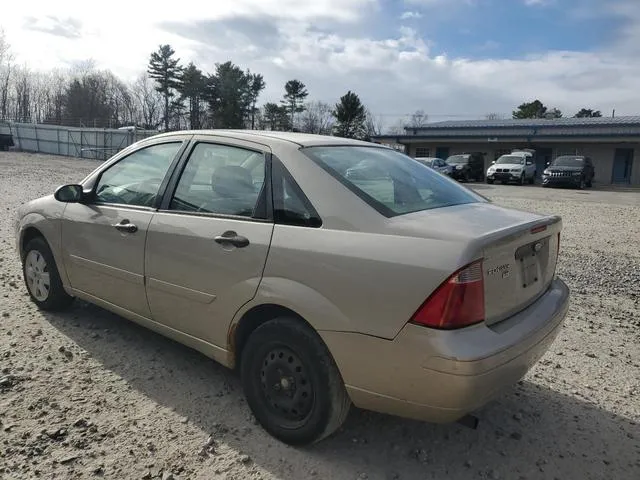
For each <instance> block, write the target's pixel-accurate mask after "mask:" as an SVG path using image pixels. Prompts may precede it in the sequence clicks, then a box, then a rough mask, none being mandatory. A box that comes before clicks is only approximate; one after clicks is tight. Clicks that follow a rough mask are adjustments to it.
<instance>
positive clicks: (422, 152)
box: [416, 147, 429, 158]
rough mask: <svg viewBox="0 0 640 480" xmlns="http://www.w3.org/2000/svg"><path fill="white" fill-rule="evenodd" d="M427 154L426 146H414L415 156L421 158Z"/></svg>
mask: <svg viewBox="0 0 640 480" xmlns="http://www.w3.org/2000/svg"><path fill="white" fill-rule="evenodd" d="M428 156H429V148H428V147H416V158H423V157H428Z"/></svg>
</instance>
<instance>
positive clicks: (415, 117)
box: [409, 110, 429, 128]
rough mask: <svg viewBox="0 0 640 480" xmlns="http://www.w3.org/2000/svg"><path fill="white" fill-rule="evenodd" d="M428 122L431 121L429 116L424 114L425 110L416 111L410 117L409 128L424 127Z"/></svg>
mask: <svg viewBox="0 0 640 480" xmlns="http://www.w3.org/2000/svg"><path fill="white" fill-rule="evenodd" d="M428 121H429V116H428V115H427V114H426V113H425V112H424V110H416V111H415V112H413V113H412V114H411V116H410V117H409V127H411V128H420V127H424V126H425V125H426V124H427V122H428Z"/></svg>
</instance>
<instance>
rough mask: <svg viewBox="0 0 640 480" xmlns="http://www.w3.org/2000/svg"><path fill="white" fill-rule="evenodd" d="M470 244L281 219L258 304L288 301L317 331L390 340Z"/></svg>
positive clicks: (459, 259)
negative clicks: (297, 224)
mask: <svg viewBox="0 0 640 480" xmlns="http://www.w3.org/2000/svg"><path fill="white" fill-rule="evenodd" d="M465 246H466V243H463V242H461V243H458V242H455V241H454V242H452V241H443V240H436V239H424V238H415V237H408V236H397V235H383V234H376V233H363V232H352V231H351V232H350V231H343V230H331V229H326V228H320V229H312V228H304V227H292V226H285V225H276V227H275V229H274V234H273V239H272V242H271V249H270V251H269V256H268V258H267V264H266V267H265V271H264V277H263V279H262V282H261V284H260V288H259V289H258V293H257V296H256V298H255V299H254V302H255V303H258V304H260V303H276V304H279V305H282V306H285V307H288V308H290V309H292V310H293V311H295V312H296V313H298V314H299V315H301V316H302V317H303V318H305V320H307V321H308V322H309V323H310V324H311V325H312V326H313V327H314V328H315V329H316V330H319V331H341V332H358V333H364V334H367V335H373V336H377V337H382V338H389V339H391V338H393V337H395V336H396V335H397V333H398V332H399V331H400V330H401V329H402V327H403V326H404V325H405V324H406V323H407V322H408V321H409V320H410V318H411V317H412V315H413V314H414V313H415V311H416V310H417V309H418V308H419V307H420V305H421V304H422V303H423V302H424V301H425V300H426V299H427V297H428V296H429V295H430V294H431V292H432V291H433V290H434V289H435V288H436V287H437V286H438V285H440V283H442V281H444V280H445V279H446V278H447V277H448V276H449V275H450V274H451V273H452V272H453V271H454V270H455V267H456V265H458V264H459V262H460V261H462V260H461V259H462V258H463V257H464V256H465V255H466V251H465V248H466V247H465ZM252 303H253V302H252Z"/></svg>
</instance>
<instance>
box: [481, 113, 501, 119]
mask: <svg viewBox="0 0 640 480" xmlns="http://www.w3.org/2000/svg"><path fill="white" fill-rule="evenodd" d="M484 119H485V120H502V115H500V114H499V113H487V114H486V115H485V116H484Z"/></svg>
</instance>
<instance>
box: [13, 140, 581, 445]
mask: <svg viewBox="0 0 640 480" xmlns="http://www.w3.org/2000/svg"><path fill="white" fill-rule="evenodd" d="M221 159H222V161H221ZM356 166H360V167H363V168H371V169H374V172H373V174H371V175H367V174H366V173H364V172H362V171H360V172H359V174H357V175H355V176H352V175H350V174H347V173H346V172H348V171H349V168H353V167H356ZM365 166H366V167H365ZM345 167H347V168H345ZM380 169H382V170H384V172H385V175H384V176H381V175H380ZM370 178H374V179H376V180H375V181H372V180H369V179H370ZM15 228H16V242H17V249H18V251H19V255H20V259H21V261H22V265H23V274H24V279H25V283H26V288H27V291H28V293H29V295H30V297H31V300H32V301H33V302H34V303H35V304H36V305H37V306H38V307H39V308H41V309H43V310H60V309H63V308H64V307H67V306H68V305H69V304H70V303H71V302H72V300H73V299H74V297H77V298H80V299H83V300H86V301H88V302H91V303H94V304H96V305H100V306H102V307H104V308H106V309H108V310H111V311H113V312H115V313H117V314H119V315H122V316H123V317H126V318H128V319H130V320H132V321H134V322H137V323H139V324H141V325H143V326H146V327H148V328H150V329H152V330H155V331H156V332H159V333H161V334H163V335H165V336H167V337H170V338H172V339H174V340H176V341H178V342H181V343H184V344H185V345H188V346H189V347H192V348H194V349H196V350H198V351H200V352H202V353H203V354H205V355H207V356H209V357H211V358H213V359H215V360H216V361H218V362H220V363H221V364H223V365H225V366H227V367H229V368H233V369H235V370H236V371H238V372H239V375H240V377H241V382H242V386H243V389H244V392H245V395H246V398H247V403H248V405H249V407H250V409H251V411H252V412H253V414H254V415H255V417H256V419H257V420H258V422H260V424H261V425H262V426H263V427H264V428H265V429H266V430H267V431H268V432H269V433H271V434H272V435H273V436H275V437H276V438H278V439H280V440H282V441H283V442H286V443H289V444H294V445H301V444H309V443H311V442H316V441H318V440H320V439H322V438H324V437H326V436H328V435H330V434H331V433H332V432H333V431H335V430H336V429H337V428H338V427H339V426H340V425H341V424H342V423H343V421H344V420H345V418H346V416H347V414H348V412H349V408H350V405H351V404H352V403H353V404H355V405H356V406H358V407H360V408H364V409H369V410H375V411H379V412H385V413H390V414H395V415H400V416H406V417H410V418H416V419H422V420H428V421H432V422H452V421H458V420H460V421H462V422H465V421H466V420H469V419H473V418H472V417H469V416H468V415H469V414H470V412H472V411H474V410H475V409H477V408H479V407H481V406H482V405H484V404H486V403H487V402H488V401H489V400H490V399H491V398H493V397H495V396H496V395H498V394H499V393H500V392H501V391H502V390H503V389H504V388H506V387H509V386H511V385H513V384H514V383H516V382H517V381H518V380H520V378H522V376H523V375H525V373H526V372H527V371H528V370H529V369H530V368H531V366H532V365H534V364H535V363H536V361H537V360H538V359H539V358H540V357H541V356H542V355H543V354H544V353H545V351H546V350H547V349H548V348H549V346H550V345H551V343H552V342H553V340H554V338H555V337H556V335H557V333H558V332H559V330H560V328H561V325H562V323H563V319H564V317H565V315H566V312H567V308H568V302H569V290H568V288H567V286H566V285H565V283H564V282H563V281H562V280H560V279H558V278H557V277H556V275H555V271H556V261H557V257H558V251H559V241H560V232H561V229H562V220H561V219H560V218H559V217H557V216H545V215H539V214H534V213H527V212H521V211H516V210H511V209H507V208H503V207H499V206H497V205H494V204H492V203H491V202H489V201H487V200H486V199H485V198H484V197H482V196H480V195H478V194H476V193H474V192H473V191H472V190H470V189H467V188H464V187H462V186H460V185H459V184H457V183H456V182H455V181H453V180H452V179H450V178H447V177H445V176H444V175H440V174H438V173H436V172H434V171H432V170H430V169H428V168H424V167H423V166H421V165H419V164H418V163H417V162H415V161H414V160H413V159H411V158H410V157H408V156H407V155H405V154H403V153H400V152H397V151H395V150H393V149H390V148H386V147H383V146H380V145H376V144H372V143H367V142H360V141H355V140H348V139H339V138H336V137H323V136H316V135H307V134H297V133H288V132H287V133H285V132H261V133H258V132H255V131H249V132H246V131H233V130H218V131H215V130H214V131H192V132H171V133H166V134H160V135H156V136H154V137H151V138H148V139H145V140H142V141H140V142H138V143H136V144H134V145H132V146H130V147H128V148H126V149H125V150H123V151H122V152H120V153H118V154H116V155H115V156H114V157H113V158H111V159H110V160H109V161H107V162H105V163H104V164H102V165H101V166H99V167H98V168H97V169H96V170H95V171H94V172H92V173H91V174H90V175H89V176H87V177H86V178H85V179H84V180H82V181H80V182H79V183H78V184H69V185H64V186H61V187H59V188H58V189H57V190H56V191H55V193H54V194H53V195H49V196H46V197H43V198H39V199H36V200H33V201H31V202H29V203H27V204H25V205H23V206H22V207H21V208H20V209H19V211H18V215H17V222H16V227H15ZM436 387H437V388H436ZM200 408H207V405H206V402H205V403H203V404H202V405H200Z"/></svg>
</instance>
